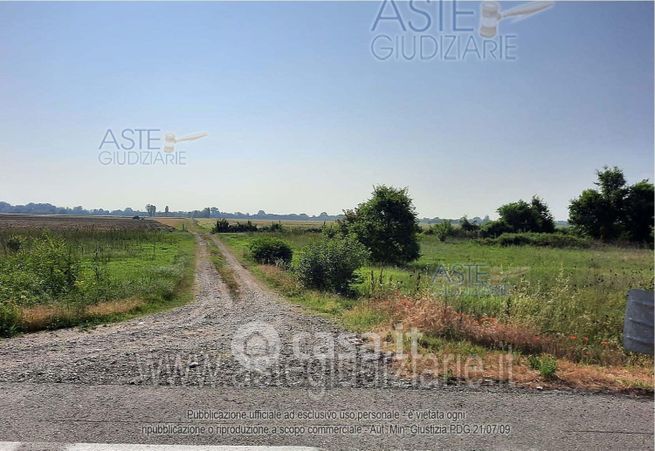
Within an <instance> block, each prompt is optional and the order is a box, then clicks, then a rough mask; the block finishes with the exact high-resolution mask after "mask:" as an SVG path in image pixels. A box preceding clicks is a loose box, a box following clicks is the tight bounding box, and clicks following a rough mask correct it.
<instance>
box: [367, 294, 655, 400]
mask: <svg viewBox="0 0 655 451" xmlns="http://www.w3.org/2000/svg"><path fill="white" fill-rule="evenodd" d="M358 308H359V309H365V310H372V311H377V312H380V313H381V314H382V315H383V316H385V317H386V318H388V320H387V321H386V322H385V324H383V325H382V326H380V327H378V328H377V330H376V332H377V334H378V335H380V336H383V337H387V338H386V340H385V342H384V343H383V347H384V348H385V350H387V351H394V352H395V353H396V356H397V358H396V360H395V366H396V367H397V369H398V371H399V372H400V373H401V374H403V375H404V376H406V377H411V376H421V377H425V376H427V377H432V378H439V379H458V380H461V381H468V382H472V383H476V381H477V382H479V381H481V380H483V379H491V380H495V381H503V382H512V383H514V384H517V385H521V386H528V387H537V386H541V387H546V388H548V387H550V388H562V387H568V388H575V389H585V390H593V391H612V392H639V393H643V392H645V393H652V391H653V388H654V380H653V359H652V358H651V357H648V356H641V357H635V356H631V357H630V358H627V357H626V356H625V355H624V354H623V353H622V352H621V351H620V350H618V349H608V350H607V351H606V355H604V356H603V358H604V362H603V364H602V365H600V364H593V365H592V364H585V363H581V362H580V361H579V360H577V358H578V357H579V350H576V349H571V345H570V344H569V343H568V342H567V338H566V337H564V338H559V337H553V336H548V335H544V334H539V333H537V332H536V331H535V330H533V329H531V328H530V327H528V326H524V325H521V324H512V323H503V322H500V321H498V320H497V319H496V318H490V317H482V318H476V317H473V316H471V315H467V314H463V313H460V312H457V311H455V310H454V309H453V308H452V307H450V306H448V305H446V304H444V303H443V302H440V301H438V300H435V299H432V298H429V297H409V296H403V295H400V294H398V293H396V294H393V295H387V296H386V297H384V298H378V299H372V300H370V301H368V302H366V303H365V304H363V305H362V306H360V307H358ZM399 330H402V331H405V334H404V336H403V340H401V342H402V343H403V344H402V354H399V353H398V342H397V340H396V338H394V337H395V336H397V335H396V334H398V332H399ZM410 330H416V331H418V332H419V333H420V337H419V338H417V339H415V340H414V341H415V344H414V346H416V347H417V348H416V349H415V352H414V353H412V352H410V351H411V347H412V343H411V340H410V339H409V338H408V337H409V335H408V334H407V332H408V331H410ZM542 353H548V354H552V355H555V356H557V357H558V360H557V371H556V375H555V377H553V378H550V379H545V378H544V377H543V376H542V375H540V373H539V371H537V370H535V369H532V368H531V367H530V364H529V362H528V358H527V355H528V354H542Z"/></svg>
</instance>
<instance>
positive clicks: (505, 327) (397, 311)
mask: <svg viewBox="0 0 655 451" xmlns="http://www.w3.org/2000/svg"><path fill="white" fill-rule="evenodd" d="M371 302H372V303H373V304H374V306H375V308H376V309H379V310H381V311H383V312H384V313H385V314H386V315H387V316H389V317H390V318H391V319H392V321H393V322H394V323H402V324H404V325H405V326H407V327H408V328H409V327H415V328H417V329H418V330H420V331H423V332H425V333H428V334H431V335H433V336H438V337H445V338H449V339H455V340H460V339H465V340H469V341H471V342H472V343H475V344H479V345H482V346H485V347H488V348H491V349H501V350H502V349H514V350H519V351H522V352H526V353H530V354H540V353H548V354H552V355H554V356H557V357H564V358H567V359H570V360H574V361H595V362H600V363H603V364H608V365H612V364H614V365H616V364H622V363H625V361H626V356H625V355H624V353H623V352H622V351H621V350H620V349H617V348H615V347H611V345H610V344H609V343H608V344H607V346H605V347H603V348H600V349H599V348H592V347H591V346H589V347H585V346H584V345H583V346H580V344H579V343H578V342H576V341H575V340H574V338H575V337H562V336H553V335H547V334H543V333H541V332H540V331H538V330H537V329H534V328H533V327H531V326H530V325H526V324H521V323H513V322H503V321H500V320H499V319H497V318H494V317H489V316H482V317H476V316H473V315H470V314H467V313H462V312H458V311H457V310H455V309H454V308H453V307H451V306H449V305H448V304H446V303H444V302H442V301H440V300H438V299H434V298H432V297H429V296H405V295H401V294H399V293H395V294H392V295H388V296H386V297H384V298H381V299H374V300H372V301H371Z"/></svg>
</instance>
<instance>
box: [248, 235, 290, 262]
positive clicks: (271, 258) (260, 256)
mask: <svg viewBox="0 0 655 451" xmlns="http://www.w3.org/2000/svg"><path fill="white" fill-rule="evenodd" d="M250 255H251V256H252V258H253V259H254V260H255V261H256V262H257V263H262V264H265V265H273V264H283V265H288V264H290V263H291V258H292V257H293V250H292V249H291V246H289V245H288V244H287V243H286V242H285V241H282V240H280V239H278V238H270V237H264V238H257V239H256V240H255V241H253V242H252V244H251V245H250Z"/></svg>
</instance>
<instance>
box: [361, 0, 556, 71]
mask: <svg viewBox="0 0 655 451" xmlns="http://www.w3.org/2000/svg"><path fill="white" fill-rule="evenodd" d="M554 4H555V2H553V1H530V2H527V3H524V4H521V5H518V6H514V7H509V8H505V7H503V5H502V4H501V2H499V1H496V0H483V1H482V2H480V5H479V7H478V6H476V5H474V3H473V2H469V1H463V0H459V1H458V0H409V1H402V0H383V1H382V2H381V4H380V8H379V9H378V12H377V15H376V16H375V19H374V21H373V24H372V26H371V33H372V34H373V36H372V39H371V46H370V51H371V54H372V55H373V57H374V58H375V59H376V60H378V61H442V62H448V61H515V60H516V59H517V58H518V36H517V35H516V33H511V32H509V33H508V32H504V30H501V29H500V28H501V23H502V22H506V21H509V20H512V21H518V20H523V19H526V18H528V17H531V16H534V15H535V14H538V13H541V12H543V11H546V10H547V9H550V8H551V7H552V6H553V5H554ZM503 27H505V26H504V25H503ZM510 31H511V28H510Z"/></svg>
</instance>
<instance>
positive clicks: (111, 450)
mask: <svg viewBox="0 0 655 451" xmlns="http://www.w3.org/2000/svg"><path fill="white" fill-rule="evenodd" d="M22 445H29V443H21V442H0V451H15V450H17V449H19V448H20V447H21V446H22ZM52 445H53V446H57V445H59V446H58V447H57V448H56V449H60V450H65V451H166V450H169V451H286V450H289V451H318V450H319V449H318V448H314V447H309V446H221V445H143V444H136V443H134V444H127V443H71V444H66V443H61V444H55V443H53V444H52Z"/></svg>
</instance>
